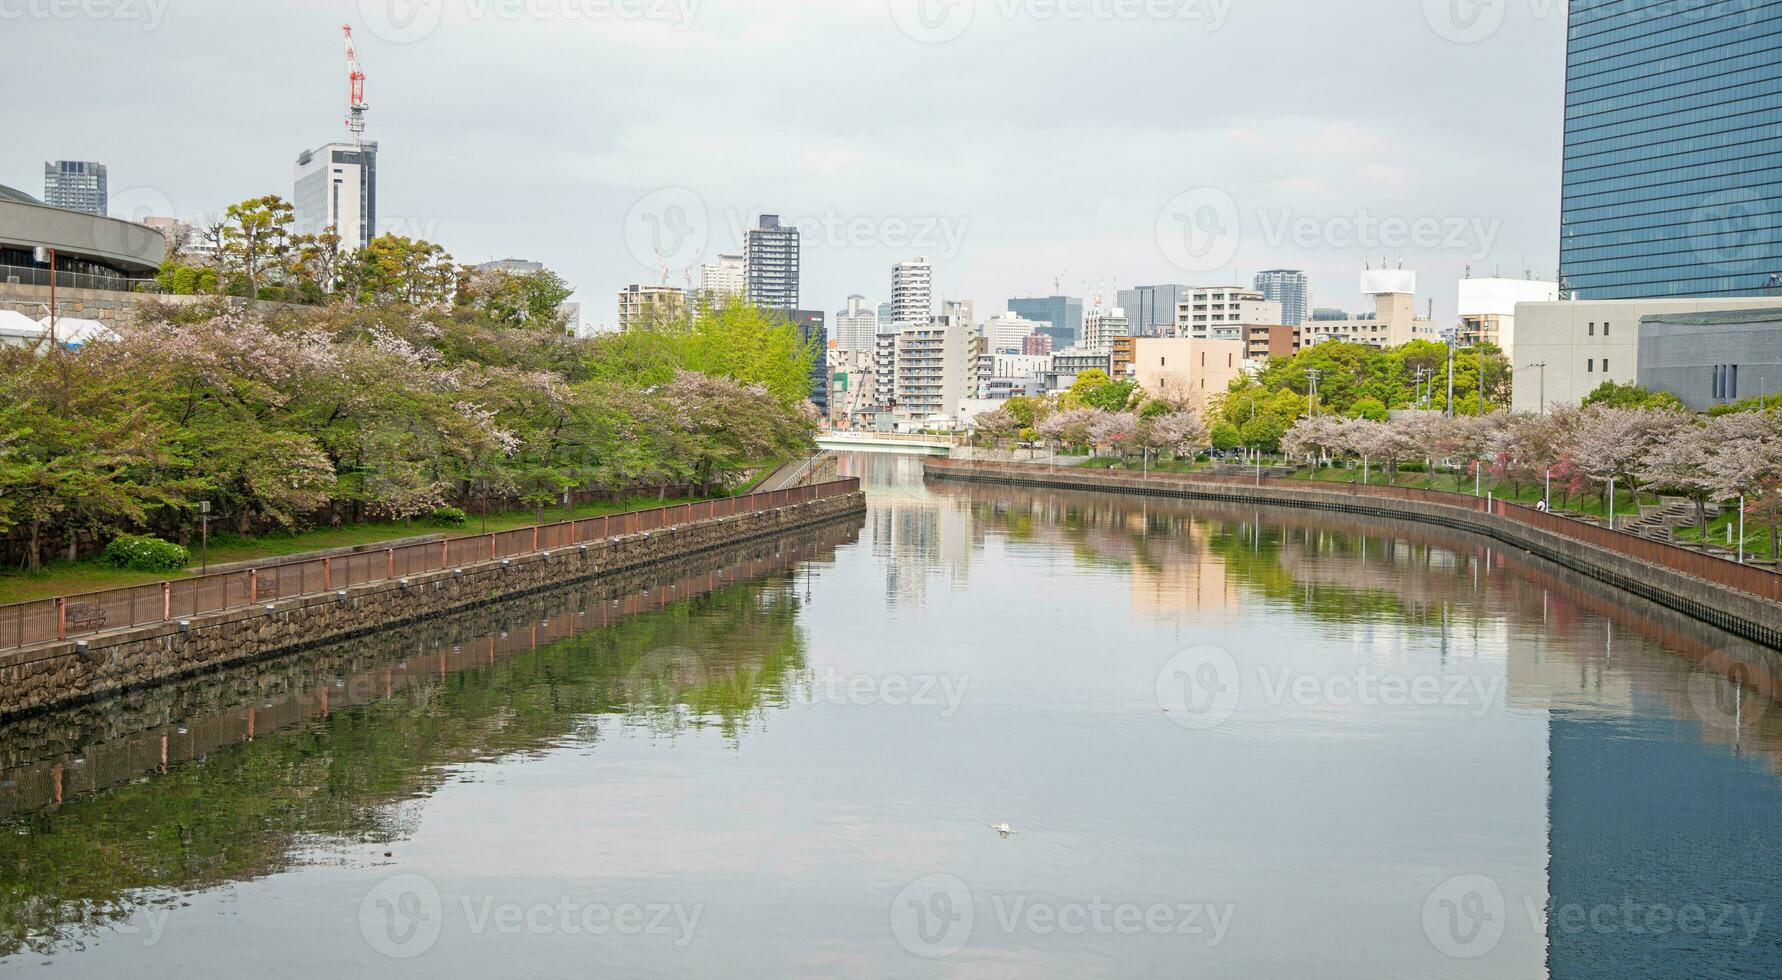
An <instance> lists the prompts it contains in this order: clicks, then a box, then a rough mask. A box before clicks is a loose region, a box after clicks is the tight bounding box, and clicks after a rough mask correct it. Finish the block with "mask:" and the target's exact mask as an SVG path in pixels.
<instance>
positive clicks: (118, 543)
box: [102, 534, 192, 572]
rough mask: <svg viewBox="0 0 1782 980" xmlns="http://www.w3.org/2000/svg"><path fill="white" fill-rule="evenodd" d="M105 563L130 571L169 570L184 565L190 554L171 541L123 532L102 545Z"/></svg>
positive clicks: (176, 569)
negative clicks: (123, 533)
mask: <svg viewBox="0 0 1782 980" xmlns="http://www.w3.org/2000/svg"><path fill="white" fill-rule="evenodd" d="M102 557H103V558H104V560H105V562H106V563H107V564H109V565H113V566H115V567H117V568H127V569H130V570H131V571H134V572H173V571H178V570H179V569H182V568H184V567H186V564H187V563H188V562H190V561H191V560H192V555H191V553H190V552H188V551H186V549H184V548H182V547H180V546H179V545H177V544H174V543H173V542H171V541H162V540H161V539H160V538H149V537H137V536H135V535H129V534H126V535H124V536H122V537H118V538H113V539H112V541H111V543H110V544H108V545H106V546H105V554H104V555H103V556H102Z"/></svg>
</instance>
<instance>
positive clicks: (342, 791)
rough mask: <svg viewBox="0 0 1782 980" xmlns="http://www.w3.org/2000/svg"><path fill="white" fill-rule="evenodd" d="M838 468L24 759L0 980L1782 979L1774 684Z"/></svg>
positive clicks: (78, 724)
mask: <svg viewBox="0 0 1782 980" xmlns="http://www.w3.org/2000/svg"><path fill="white" fill-rule="evenodd" d="M844 466H845V468H847V469H848V470H850V471H851V472H853V473H856V474H858V475H861V476H864V477H865V478H866V479H867V482H868V490H869V493H870V495H871V503H870V511H869V513H868V515H867V516H866V518H865V520H864V522H861V521H858V520H854V521H849V522H843V523H841V524H838V525H834V526H831V527H828V528H824V529H820V530H814V531H809V532H804V533H800V534H797V535H793V536H791V537H789V538H787V539H786V540H784V541H780V542H772V543H768V544H765V545H757V546H753V547H750V548H745V549H738V550H737V551H735V552H728V553H724V554H720V555H714V556H710V557H708V558H704V559H700V560H699V561H697V562H690V563H688V564H687V565H685V566H684V567H679V568H676V569H674V570H672V571H671V572H664V573H662V574H660V575H655V576H654V577H653V579H652V580H651V581H648V582H638V583H634V584H632V585H628V586H626V587H625V589H624V590H622V591H623V594H617V595H615V594H612V593H611V592H609V591H606V590H604V589H597V588H592V587H580V588H572V589H567V590H564V591H563V592H561V593H557V594H554V595H550V596H545V597H540V598H535V599H531V600H527V601H525V602H521V603H514V604H510V605H507V606H503V607H500V608H497V609H492V610H485V611H481V612H478V613H475V614H468V615H465V616H461V617H457V618H454V619H450V620H446V621H442V622H437V623H430V624H425V625H424V626H420V627H415V628H412V629H404V630H399V631H393V632H391V633H389V634H386V635H383V636H380V637H377V638H374V639H372V640H369V641H362V642H358V643H355V644H349V645H343V646H341V647H338V648H330V649H328V650H323V651H317V652H315V653H312V654H308V655H305V657H303V658H301V660H302V662H295V661H275V662H271V663H266V664H259V665H255V666H253V667H249V668H242V669H238V670H234V671H229V672H225V673H223V674H218V675H214V676H211V677H206V678H200V679H197V680H193V681H188V682H185V683H182V684H178V685H172V686H169V687H166V688H160V689H156V690H154V691H147V692H140V693H137V694H133V695H131V696H129V697H126V698H121V699H118V700H115V701H110V702H106V703H104V704H101V705H95V706H89V707H86V708H83V709H79V710H77V711H71V712H66V713H63V714H59V715H56V716H51V717H46V718H38V719H30V720H26V721H23V722H18V723H15V724H13V725H10V726H7V727H5V728H0V770H3V771H0V818H3V819H4V820H5V824H4V826H3V827H0V954H3V957H4V958H0V971H5V972H7V973H17V974H21V975H26V974H32V973H36V972H41V971H53V972H54V973H55V974H57V975H62V976H119V975H129V976H135V977H159V976H169V977H171V976H182V977H183V976H194V975H202V976H211V975H230V976H250V977H251V976H289V975H315V974H321V973H327V974H336V975H351V976H360V975H365V976H370V975H380V976H381V975H414V976H427V977H450V976H486V975H515V976H532V975H561V974H568V973H575V974H579V975H585V976H613V977H633V976H646V977H656V976H660V977H669V976H676V977H681V976H697V977H705V976H738V977H769V976H808V977H829V976H844V977H968V976H969V977H980V976H1005V977H1086V976H1109V977H1112V976H1140V977H1184V976H1194V977H1257V976H1266V977H1301V976H1306V977H1309V976H1319V977H1331V976H1348V977H1370V978H1371V977H1383V976H1406V977H1413V976H1414V977H1530V976H1542V975H1552V976H1559V977H1574V976H1575V977H1629V976H1676V975H1692V976H1747V977H1758V976H1778V975H1782V884H1779V883H1778V882H1779V876H1778V873H1777V870H1776V869H1777V868H1778V867H1782V846H1779V845H1778V840H1779V839H1782V780H1779V779H1778V760H1782V708H1778V706H1776V705H1773V704H1771V703H1769V702H1767V701H1765V700H1763V699H1762V698H1761V697H1759V696H1758V695H1756V694H1755V693H1754V690H1753V689H1752V688H1750V687H1746V686H1742V685H1740V684H1738V683H1735V682H1734V681H1731V680H1729V679H1728V677H1729V676H1731V677H1735V678H1745V677H1752V676H1758V674H1759V673H1760V672H1764V671H1770V672H1773V671H1775V670H1776V668H1777V659H1776V656H1775V654H1773V653H1768V652H1765V651H1762V650H1758V649H1754V648H1752V647H1750V646H1749V645H1746V644H1743V643H1741V642H1739V641H1737V640H1735V639H1733V638H1731V637H1728V636H1726V635H1724V634H1719V633H1716V632H1714V631H1712V630H1710V629H1708V628H1706V627H1702V626H1698V625H1695V624H1693V623H1691V622H1688V621H1684V620H1681V619H1679V618H1677V617H1674V616H1672V615H1670V614H1668V613H1665V612H1663V611H1662V610H1656V609H1654V608H1652V607H1650V606H1648V605H1646V604H1644V603H1641V602H1640V601H1638V600H1636V599H1633V598H1631V597H1625V596H1620V595H1617V594H1615V593H1612V592H1610V591H1607V590H1605V589H1603V588H1601V587H1599V586H1596V585H1594V584H1591V583H1587V582H1584V581H1582V580H1580V579H1577V578H1576V577H1574V576H1572V575H1570V574H1568V573H1566V572H1564V571H1563V570H1560V569H1557V568H1555V567H1553V566H1550V565H1547V564H1545V563H1542V562H1539V561H1536V560H1533V559H1530V558H1526V557H1524V556H1522V555H1520V554H1518V553H1507V554H1506V553H1504V552H1502V551H1501V550H1497V549H1495V548H1494V547H1493V546H1491V544H1490V543H1489V542H1486V541H1483V540H1479V539H1473V538H1469V537H1465V536H1460V535H1455V534H1452V533H1449V532H1443V531H1438V530H1436V529H1431V528H1424V527H1419V526H1416V525H1410V524H1401V523H1396V522H1389V521H1360V522H1358V521H1357V520H1356V519H1352V518H1337V517H1335V516H1331V515H1318V514H1308V513H1299V512H1293V511H1286V510H1256V509H1234V508H1229V507H1216V506H1202V505H1194V504H1187V503H1176V502H1161V501H1147V500H1139V499H1132V498H1122V497H1115V496H1097V495H1087V494H1066V493H1051V492H1033V491H1023V490H1010V489H1006V488H988V487H971V486H967V485H953V484H930V485H927V486H924V484H923V482H922V480H921V477H920V469H919V463H918V462H917V461H915V460H911V459H899V458H894V457H855V458H850V459H846V460H845V461H844ZM1005 821H1006V822H1007V823H1008V824H1010V825H1011V826H1012V828H1013V830H1014V831H1015V832H1014V833H1013V834H1012V835H1010V836H1007V837H1004V836H1002V835H1001V834H999V833H998V832H996V831H994V830H992V829H990V825H991V824H1000V823H1003V822H1005Z"/></svg>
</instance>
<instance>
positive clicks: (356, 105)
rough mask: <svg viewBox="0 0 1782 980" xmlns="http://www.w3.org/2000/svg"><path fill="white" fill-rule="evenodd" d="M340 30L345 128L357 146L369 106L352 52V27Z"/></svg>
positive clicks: (360, 73) (355, 54)
mask: <svg viewBox="0 0 1782 980" xmlns="http://www.w3.org/2000/svg"><path fill="white" fill-rule="evenodd" d="M340 30H341V33H343V34H345V35H346V59H347V118H346V127H347V130H348V131H349V132H351V133H352V134H353V145H354V146H358V145H359V144H360V142H361V141H362V140H363V139H364V136H365V110H367V109H369V108H371V105H370V104H369V103H367V102H366V101H365V72H364V71H363V70H361V69H360V68H359V55H358V53H357V52H355V51H354V50H353V25H351V24H342V25H340Z"/></svg>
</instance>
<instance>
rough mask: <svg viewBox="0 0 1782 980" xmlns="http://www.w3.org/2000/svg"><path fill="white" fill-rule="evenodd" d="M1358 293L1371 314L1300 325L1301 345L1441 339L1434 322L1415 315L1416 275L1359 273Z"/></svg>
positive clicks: (1397, 343)
mask: <svg viewBox="0 0 1782 980" xmlns="http://www.w3.org/2000/svg"><path fill="white" fill-rule="evenodd" d="M1361 292H1362V293H1363V294H1364V295H1366V296H1367V297H1368V298H1369V299H1371V300H1372V302H1373V311H1372V312H1371V313H1368V314H1366V315H1363V316H1359V317H1355V318H1354V319H1349V320H1321V319H1318V318H1316V317H1314V318H1313V319H1310V320H1307V321H1306V322H1305V323H1303V324H1300V345H1301V346H1310V345H1312V344H1321V343H1326V342H1330V341H1336V342H1339V343H1351V344H1366V345H1367V346H1369V347H1400V346H1403V345H1405V344H1408V343H1410V342H1411V341H1413V340H1440V339H1441V334H1440V331H1438V330H1437V329H1436V326H1435V322H1434V321H1433V320H1431V319H1429V317H1427V316H1421V315H1419V314H1418V313H1417V274H1416V273H1415V272H1407V271H1405V270H1403V269H1369V270H1367V271H1365V272H1363V273H1362V274H1361Z"/></svg>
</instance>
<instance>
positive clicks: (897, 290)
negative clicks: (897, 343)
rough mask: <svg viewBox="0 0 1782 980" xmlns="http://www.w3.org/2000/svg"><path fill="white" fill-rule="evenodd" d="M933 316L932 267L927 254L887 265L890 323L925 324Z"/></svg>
mask: <svg viewBox="0 0 1782 980" xmlns="http://www.w3.org/2000/svg"><path fill="white" fill-rule="evenodd" d="M933 317H934V266H933V265H932V264H931V263H930V262H929V261H928V257H927V256H922V257H921V258H918V259H916V260H915V261H914V262H899V263H897V264H896V265H895V266H892V267H891V322H892V323H895V324H899V325H901V324H919V325H922V326H926V325H927V324H928V321H929V320H930V319H932V318H933Z"/></svg>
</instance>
